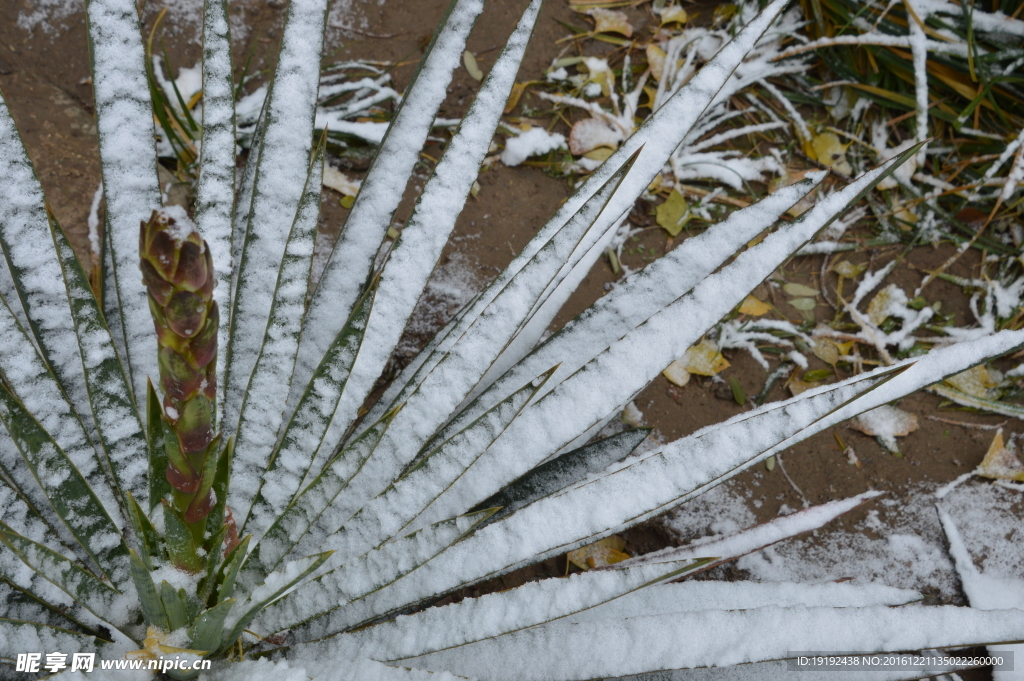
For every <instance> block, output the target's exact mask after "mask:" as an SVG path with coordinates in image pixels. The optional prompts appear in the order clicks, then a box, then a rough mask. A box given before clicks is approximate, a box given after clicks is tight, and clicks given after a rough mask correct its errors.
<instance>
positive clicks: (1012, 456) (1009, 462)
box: [975, 428, 1024, 482]
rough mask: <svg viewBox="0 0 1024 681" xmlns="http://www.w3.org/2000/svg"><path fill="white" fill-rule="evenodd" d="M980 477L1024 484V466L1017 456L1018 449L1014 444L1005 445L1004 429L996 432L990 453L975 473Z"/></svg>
mask: <svg viewBox="0 0 1024 681" xmlns="http://www.w3.org/2000/svg"><path fill="white" fill-rule="evenodd" d="M975 473H977V474H978V475H981V476H984V477H986V478H992V479H993V480H1016V481H1017V482H1024V464H1022V463H1021V461H1020V458H1019V457H1018V456H1017V447H1016V446H1014V444H1013V443H1012V442H1010V443H1009V444H1004V443H1003V429H1002V428H1000V429H999V430H997V431H996V436H995V437H994V438H992V444H991V445H989V448H988V453H987V454H985V458H984V460H982V462H981V465H980V466H978V469H977V470H976V471H975Z"/></svg>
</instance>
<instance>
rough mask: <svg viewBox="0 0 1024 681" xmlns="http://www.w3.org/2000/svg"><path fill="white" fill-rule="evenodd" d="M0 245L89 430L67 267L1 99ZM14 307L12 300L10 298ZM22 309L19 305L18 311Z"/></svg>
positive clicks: (32, 323) (42, 344)
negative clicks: (64, 278)
mask: <svg viewBox="0 0 1024 681" xmlns="http://www.w3.org/2000/svg"><path fill="white" fill-rule="evenodd" d="M0 186H3V187H4V188H5V192H4V200H3V201H0V246H2V248H3V253H4V258H5V260H6V262H5V263H4V265H5V266H6V267H8V268H9V269H10V275H11V276H12V277H13V280H14V285H15V289H16V290H17V294H18V299H19V300H20V302H21V306H22V309H24V311H25V313H26V314H27V315H28V321H29V326H28V329H29V330H31V332H32V334H33V336H35V339H36V341H37V342H38V345H39V348H40V349H41V350H42V354H43V357H45V358H46V362H47V363H48V364H49V365H50V366H51V367H52V368H53V372H54V375H55V377H56V378H57V380H58V382H59V383H60V385H61V388H62V390H63V391H64V393H65V394H66V395H67V396H68V398H69V399H70V400H71V403H72V404H73V405H74V408H75V410H76V411H77V412H78V414H79V415H80V416H81V417H82V419H83V422H84V423H85V424H86V426H87V427H91V426H92V412H91V410H90V408H89V396H88V394H87V392H86V388H85V383H84V382H83V381H82V358H81V355H80V354H79V351H78V344H77V343H75V342H74V336H73V334H74V332H75V326H74V323H73V321H72V318H71V316H70V315H69V312H70V307H69V301H68V293H67V291H66V290H65V288H64V286H62V276H61V264H60V262H59V260H58V259H57V257H56V255H55V253H54V251H53V250H52V249H50V248H47V247H46V246H45V244H47V243H49V242H50V239H49V233H50V221H49V219H48V218H47V215H46V209H45V207H44V204H43V190H42V187H41V186H40V185H39V180H37V179H36V176H35V173H34V171H33V170H32V163H31V162H30V161H29V159H28V155H27V154H26V153H25V147H24V146H23V145H22V143H21V138H20V137H19V135H18V131H17V129H16V128H15V127H14V120H13V119H12V118H11V114H10V112H9V111H8V110H7V105H6V103H5V102H4V101H3V99H2V98H0ZM8 301H9V302H10V301H11V299H8ZM13 309H14V310H17V309H18V306H17V305H14V306H13Z"/></svg>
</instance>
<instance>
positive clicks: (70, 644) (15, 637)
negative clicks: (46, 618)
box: [0, 617, 96, 662]
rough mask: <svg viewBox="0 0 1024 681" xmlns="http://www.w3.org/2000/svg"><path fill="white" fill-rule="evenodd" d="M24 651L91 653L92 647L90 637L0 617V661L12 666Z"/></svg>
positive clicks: (92, 640)
mask: <svg viewBox="0 0 1024 681" xmlns="http://www.w3.org/2000/svg"><path fill="white" fill-rule="evenodd" d="M28 650H37V651H43V650H51V651H52V650H59V651H61V652H65V651H66V652H67V653H68V654H72V653H80V652H93V651H95V650H96V643H95V639H94V638H93V637H92V636H90V635H88V634H81V633H79V632H77V631H71V630H70V629H63V628H61V627H54V626H49V625H46V624H40V623H38V622H23V621H20V620H15V619H8V618H6V617H0V658H2V659H5V660H8V661H10V662H13V661H14V660H15V659H17V657H18V653H24V652H26V651H28Z"/></svg>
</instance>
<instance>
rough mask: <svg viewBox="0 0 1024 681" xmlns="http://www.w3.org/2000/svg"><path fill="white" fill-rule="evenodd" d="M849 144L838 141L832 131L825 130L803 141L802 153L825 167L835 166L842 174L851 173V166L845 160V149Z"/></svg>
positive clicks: (837, 137)
mask: <svg viewBox="0 0 1024 681" xmlns="http://www.w3.org/2000/svg"><path fill="white" fill-rule="evenodd" d="M849 146H850V144H849V143H847V144H843V143H842V142H840V141H839V136H838V135H836V134H835V133H834V132H828V131H826V132H823V133H820V134H817V135H814V136H812V137H811V139H810V140H808V141H806V142H804V153H805V154H807V155H808V156H810V157H811V158H812V159H814V160H815V161H817V162H818V163H820V164H821V165H823V166H825V167H826V168H835V169H836V170H837V171H839V172H840V173H842V174H843V175H851V174H853V168H852V167H851V166H850V162H849V161H847V160H846V149H847V148H848V147H849Z"/></svg>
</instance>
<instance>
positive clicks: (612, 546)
mask: <svg viewBox="0 0 1024 681" xmlns="http://www.w3.org/2000/svg"><path fill="white" fill-rule="evenodd" d="M625 548H626V540H624V539H623V538H622V537H620V536H618V535H614V534H613V535H612V536H610V537H606V538H604V539H602V540H601V541H598V542H594V543H593V544H590V545H588V546H584V547H582V548H579V549H576V550H575V551H570V552H569V554H568V556H569V562H570V563H572V564H573V565H575V566H576V567H578V568H580V569H581V570H590V569H591V568H598V567H605V566H606V565H614V564H615V563H621V562H622V561H624V560H627V559H629V558H631V557H632V556H630V555H629V554H628V553H626V552H625V550H624V549H625Z"/></svg>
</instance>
